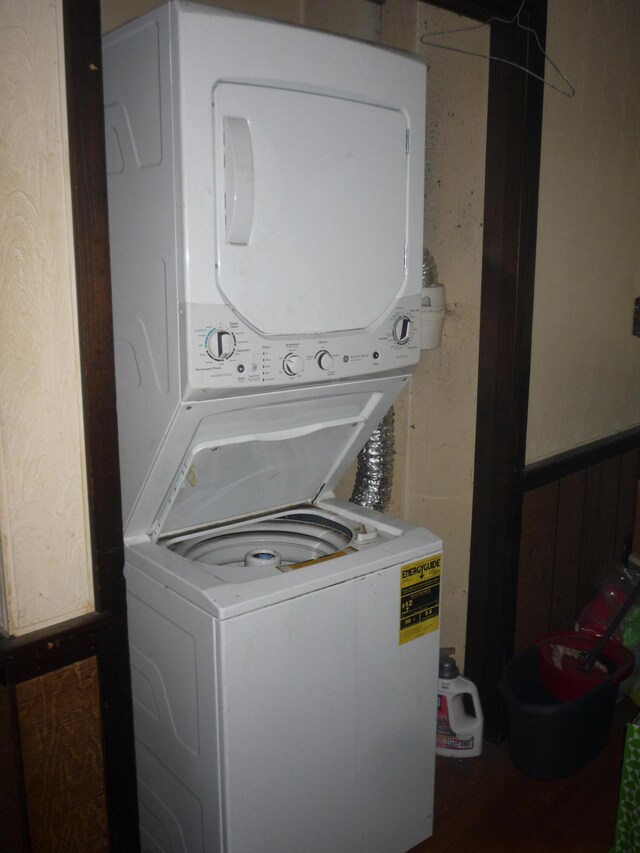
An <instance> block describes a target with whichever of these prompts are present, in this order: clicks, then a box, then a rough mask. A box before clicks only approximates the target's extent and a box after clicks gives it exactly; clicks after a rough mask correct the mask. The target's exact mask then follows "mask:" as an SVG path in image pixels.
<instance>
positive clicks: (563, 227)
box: [527, 0, 640, 462]
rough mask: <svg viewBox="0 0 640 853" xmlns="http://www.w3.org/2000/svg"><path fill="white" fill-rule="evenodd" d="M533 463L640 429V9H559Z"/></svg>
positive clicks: (556, 1)
mask: <svg viewBox="0 0 640 853" xmlns="http://www.w3.org/2000/svg"><path fill="white" fill-rule="evenodd" d="M547 45H548V50H549V54H550V56H551V57H552V58H553V59H554V61H555V62H557V63H558V64H559V66H560V67H561V68H562V70H563V71H564V73H565V74H566V75H567V76H568V77H569V79H570V80H571V81H572V83H573V85H574V86H575V89H576V96H575V97H574V98H572V99H567V98H563V97H562V96H561V95H558V94H556V93H555V92H553V91H550V90H547V92H546V94H545V101H544V122H543V135H542V163H541V175H540V207H539V217H538V251H537V264H536V283H535V310H534V326H533V351H532V365H531V389H530V398H529V399H530V402H529V426H528V435H527V460H528V461H529V462H533V461H536V460H539V459H543V458H545V457H548V456H551V455H553V454H555V453H558V452H561V451H564V450H567V449H571V448H575V447H577V446H579V445H581V444H584V443H586V442H590V441H593V440H595V439H598V438H602V437H604V436H608V435H612V434H614V433H616V432H618V431H620V430H623V429H626V428H628V427H633V426H635V425H637V424H640V338H638V337H634V336H633V335H632V333H631V329H632V317H633V303H634V299H635V298H636V297H638V296H640V239H639V235H640V49H639V45H640V3H638V2H637V0H551V2H550V3H549V17H548V37H547Z"/></svg>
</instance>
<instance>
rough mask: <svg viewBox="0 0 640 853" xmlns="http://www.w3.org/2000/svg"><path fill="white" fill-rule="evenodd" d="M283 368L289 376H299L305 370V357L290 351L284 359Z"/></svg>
mask: <svg viewBox="0 0 640 853" xmlns="http://www.w3.org/2000/svg"><path fill="white" fill-rule="evenodd" d="M282 368H283V370H284V372H285V373H286V374H287V376H299V375H300V374H301V373H302V371H303V370H304V359H303V358H302V356H300V355H296V354H295V353H293V352H289V353H287V354H286V355H285V357H284V359H283V361H282Z"/></svg>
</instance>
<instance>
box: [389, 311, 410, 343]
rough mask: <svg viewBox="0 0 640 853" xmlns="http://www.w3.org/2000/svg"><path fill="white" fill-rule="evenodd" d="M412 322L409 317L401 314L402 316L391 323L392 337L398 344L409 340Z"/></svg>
mask: <svg viewBox="0 0 640 853" xmlns="http://www.w3.org/2000/svg"><path fill="white" fill-rule="evenodd" d="M412 326H413V323H412V322H411V320H410V319H409V317H406V316H405V315H403V316H402V317H398V319H397V320H396V321H395V322H394V324H393V339H394V341H395V342H396V343H398V344H406V343H408V342H409V338H410V337H411V329H412Z"/></svg>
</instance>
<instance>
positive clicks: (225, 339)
mask: <svg viewBox="0 0 640 853" xmlns="http://www.w3.org/2000/svg"><path fill="white" fill-rule="evenodd" d="M235 349H236V339H235V337H234V335H233V334H232V333H231V332H227V331H226V330H225V329H216V331H213V332H209V334H208V335H207V352H208V353H209V355H210V356H211V358H213V359H215V361H224V360H225V358H230V357H231V356H232V355H233V353H234V352H235Z"/></svg>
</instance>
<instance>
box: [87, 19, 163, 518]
mask: <svg viewBox="0 0 640 853" xmlns="http://www.w3.org/2000/svg"><path fill="white" fill-rule="evenodd" d="M169 38H170V36H169V11H168V8H164V9H160V10H158V12H157V13H156V15H155V16H153V17H148V18H144V19H141V20H140V21H136V22H133V24H132V25H130V26H129V27H127V28H123V29H122V30H118V31H115V32H114V33H112V34H110V35H109V36H107V37H106V38H105V39H104V44H103V64H104V98H105V130H106V152H107V187H108V201H109V233H110V245H111V279H112V299H113V313H114V338H115V341H114V344H115V366H116V384H117V403H118V425H119V433H120V460H121V466H120V471H121V479H122V504H123V514H124V517H125V519H126V518H127V516H128V515H129V513H130V511H131V508H132V507H133V504H134V503H135V500H136V497H137V495H138V493H139V490H140V488H141V486H142V483H143V482H144V479H145V477H146V475H147V472H148V470H149V468H150V467H151V464H152V461H153V459H154V456H155V454H156V452H157V450H158V448H159V446H160V444H161V442H162V438H163V436H164V434H165V432H166V430H167V427H168V424H169V422H170V420H171V418H172V416H173V413H174V411H175V408H176V406H177V404H178V401H179V395H180V361H179V348H178V326H179V320H178V303H177V281H176V270H177V260H176V243H175V232H176V228H175V199H174V167H173V143H172V117H171V80H170V65H169Z"/></svg>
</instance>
